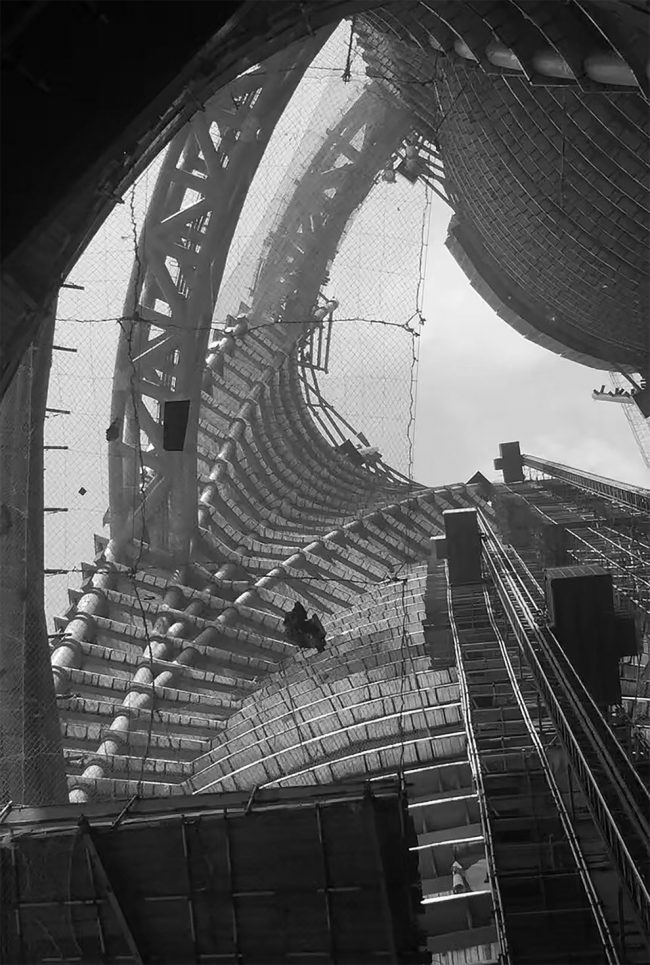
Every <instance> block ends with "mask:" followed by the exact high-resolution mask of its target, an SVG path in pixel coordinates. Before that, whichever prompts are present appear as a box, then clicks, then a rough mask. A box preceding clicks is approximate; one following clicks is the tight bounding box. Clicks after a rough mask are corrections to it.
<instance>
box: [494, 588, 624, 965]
mask: <svg viewBox="0 0 650 965" xmlns="http://www.w3.org/2000/svg"><path fill="white" fill-rule="evenodd" d="M483 595H484V598H485V606H486V610H487V613H488V617H489V619H490V623H491V625H492V630H493V632H494V634H495V637H496V640H497V642H498V644H499V649H500V651H501V657H502V660H503V663H504V665H505V668H506V672H507V674H508V678H509V680H510V684H511V686H512V690H513V693H514V695H515V700H516V701H517V705H518V707H519V711H520V713H521V716H522V717H523V720H524V723H525V724H526V728H527V730H528V733H529V735H530V739H531V741H532V744H533V746H534V748H535V750H536V751H537V755H538V757H539V759H540V763H541V765H542V770H543V772H544V776H545V778H546V783H547V784H548V787H549V789H550V791H551V797H552V798H553V801H554V803H555V806H556V808H557V810H558V814H559V816H560V823H561V824H562V829H563V831H564V833H565V834H566V837H567V841H568V842H569V847H570V849H571V853H572V855H573V860H574V861H575V863H576V867H577V869H578V874H579V876H580V880H581V882H582V886H583V888H584V889H585V893H586V895H587V900H588V901H589V905H590V907H591V911H592V914H593V916H594V919H595V921H596V927H597V928H598V932H599V934H600V937H601V940H602V943H603V948H604V950H605V954H606V956H607V961H608V962H610V963H612V965H613V963H616V962H619V957H618V954H617V952H616V946H615V945H614V941H613V939H612V935H611V932H610V930H609V926H608V924H607V920H606V918H605V915H604V913H603V909H602V906H601V903H600V900H599V898H598V894H597V893H596V889H595V888H594V884H593V882H592V880H591V876H590V874H589V869H588V867H587V862H586V860H585V857H584V855H583V853H582V849H581V847H580V842H579V841H578V838H577V836H576V833H575V830H574V828H573V824H572V822H571V818H570V817H569V813H568V811H567V809H566V806H565V804H564V799H563V797H562V794H561V793H560V789H559V787H558V785H557V782H556V780H555V777H554V775H553V771H552V770H551V767H550V764H549V762H548V758H547V756H546V751H545V748H544V745H543V743H542V741H541V739H540V736H539V734H538V732H537V728H536V727H535V725H534V723H533V721H532V719H531V716H530V714H529V712H528V707H527V705H526V700H525V698H524V696H523V694H522V692H521V689H520V688H519V686H518V683H517V678H516V674H515V670H514V667H513V666H512V661H511V659H510V654H509V653H508V647H507V644H506V641H505V639H504V637H503V634H502V633H501V631H500V629H499V627H498V625H497V621H496V617H495V614H494V610H493V608H492V603H491V601H490V597H489V593H488V590H487V588H486V587H484V588H483Z"/></svg>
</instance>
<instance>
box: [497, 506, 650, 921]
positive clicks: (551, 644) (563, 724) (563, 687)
mask: <svg viewBox="0 0 650 965" xmlns="http://www.w3.org/2000/svg"><path fill="white" fill-rule="evenodd" d="M481 523H482V528H483V531H484V533H485V535H486V540H485V543H486V552H485V560H486V562H487V565H488V569H489V570H490V573H491V575H492V577H493V579H494V584H495V587H496V589H497V592H498V594H499V597H500V599H501V602H502V604H503V606H504V609H505V610H506V613H507V614H508V616H509V618H510V622H511V625H512V628H513V630H514V632H515V636H516V638H517V640H518V643H519V645H520V647H521V649H522V651H523V652H524V655H525V656H526V658H527V660H528V663H529V666H530V669H531V671H532V673H533V676H534V678H535V682H536V685H537V687H538V689H539V691H540V693H541V695H542V696H543V698H544V700H545V702H546V705H547V708H548V711H549V713H550V715H551V718H552V719H553V722H554V724H555V726H556V728H557V730H558V733H559V734H560V736H561V738H562V741H563V744H564V746H565V749H566V750H567V753H568V754H569V757H570V759H571V761H572V763H573V765H574V767H575V768H576V771H577V773H578V775H579V777H580V779H581V783H582V786H583V790H584V792H585V795H586V797H587V799H588V801H589V803H590V806H591V809H592V813H593V814H594V817H595V818H596V821H597V823H598V826H599V827H600V829H601V832H602V834H603V836H604V838H605V840H606V841H607V843H608V845H609V848H610V851H611V853H612V856H613V858H614V860H615V862H616V864H617V866H618V868H619V870H620V872H621V877H622V879H623V881H624V882H625V885H626V887H627V890H628V892H629V894H630V898H631V900H632V902H633V905H634V907H635V909H636V911H637V913H638V915H639V918H640V920H641V923H642V925H643V928H644V930H645V932H646V933H648V932H650V893H649V891H648V887H647V883H646V880H645V876H647V874H648V870H647V868H646V869H644V870H645V875H644V874H643V873H642V871H641V870H640V868H639V867H637V862H636V861H635V859H634V858H633V857H632V855H631V854H630V851H629V848H628V843H627V841H626V839H625V837H624V836H623V834H622V833H621V828H620V827H619V823H620V819H619V821H617V820H616V819H615V818H614V817H613V815H612V813H611V811H610V808H609V806H608V804H607V802H606V800H605V797H604V796H603V792H602V791H601V788H600V787H599V784H598V782H597V780H596V777H595V775H594V774H593V772H592V767H591V766H590V764H589V762H588V761H587V759H586V757H585V755H584V752H583V748H582V747H581V745H580V741H579V739H578V735H577V734H576V733H575V726H573V727H572V726H571V725H570V723H569V721H568V720H567V717H566V714H565V711H564V710H563V708H562V706H561V703H560V699H559V698H560V696H562V697H564V698H565V700H566V702H567V703H568V704H569V710H570V713H571V714H572V715H573V716H574V717H575V720H576V722H577V724H578V725H579V728H578V729H579V731H580V733H581V734H582V737H583V739H584V738H587V740H588V741H589V744H590V745H591V749H592V750H593V751H594V752H595V754H596V756H597V758H598V761H599V763H600V765H601V766H602V767H603V769H604V771H605V773H606V777H607V779H608V781H609V787H611V788H612V790H613V791H614V793H615V795H616V798H617V800H618V803H620V805H621V806H622V810H623V811H624V812H625V814H626V816H627V818H628V824H631V825H632V831H633V832H634V833H635V834H636V835H637V836H638V837H639V838H640V839H641V841H647V840H648V831H647V820H646V819H645V815H644V813H643V812H644V809H643V808H642V807H641V808H640V807H639V805H640V800H639V799H640V798H643V799H644V801H648V802H649V803H650V796H649V795H648V792H647V791H646V789H645V788H644V787H643V785H642V784H641V782H640V781H639V778H638V775H637V774H636V772H635V771H634V769H633V768H632V766H631V764H630V762H629V761H628V760H627V758H626V757H625V755H624V754H623V752H622V750H621V749H620V747H619V746H618V743H617V742H616V740H615V738H614V737H613V735H612V734H611V732H610V733H609V735H604V736H605V741H606V742H607V743H609V744H610V746H609V748H606V747H605V746H604V743H603V737H602V736H601V735H600V734H599V733H597V731H602V730H603V727H606V725H605V724H604V721H602V717H600V714H599V713H598V710H597V708H596V707H595V705H593V701H591V698H590V696H589V695H588V694H587V692H586V691H585V689H584V686H583V685H582V681H580V679H579V677H578V676H577V674H576V673H575V671H574V670H573V668H572V667H571V665H570V663H569V662H568V660H567V659H566V656H565V655H564V653H563V651H562V648H561V647H560V645H559V643H558V642H557V640H556V639H555V637H553V635H552V634H551V633H550V631H548V630H547V631H544V632H542V631H541V630H540V629H539V628H538V627H537V626H536V624H535V619H534V616H533V615H532V614H531V612H530V608H529V606H528V604H527V603H526V602H525V599H524V596H523V594H522V592H521V588H520V587H519V586H518V585H517V584H518V583H519V582H521V581H520V577H519V576H518V575H517V574H516V571H514V566H513V564H512V562H511V561H510V560H509V559H508V556H507V554H506V553H505V551H504V550H503V548H502V547H501V546H500V544H499V543H498V541H497V540H496V538H495V536H494V534H493V533H492V531H491V529H490V528H489V527H487V528H486V527H485V524H484V521H483V520H481ZM513 571H514V575H513ZM527 595H529V594H527ZM518 611H519V612H518ZM526 623H527V624H528V626H526ZM531 638H532V639H531ZM562 658H564V659H562ZM543 661H545V662H546V663H547V665H550V669H551V671H552V672H554V674H555V678H556V681H555V687H554V686H553V685H552V684H551V682H550V681H549V679H548V676H547V673H546V671H545V669H544V667H543V665H542V662H543ZM590 704H591V705H592V706H591V707H590ZM587 709H589V710H591V711H592V714H591V719H590V717H589V714H588V713H587ZM594 714H596V715H597V717H594V716H593V715H594ZM598 718H600V725H599V724H598V723H597V721H598ZM607 736H608V737H609V741H607ZM617 752H618V753H617ZM617 764H618V765H619V766H618V767H617ZM623 775H626V777H624V776H623ZM626 778H627V779H626ZM632 789H634V793H633V795H632V798H631V795H630V792H631V791H632ZM639 790H640V793H639ZM635 799H636V800H635ZM628 832H629V827H628ZM627 837H629V834H628V835H627Z"/></svg>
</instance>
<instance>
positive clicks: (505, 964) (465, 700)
mask: <svg viewBox="0 0 650 965" xmlns="http://www.w3.org/2000/svg"><path fill="white" fill-rule="evenodd" d="M445 569H446V570H447V612H448V613H449V626H450V628H451V634H452V637H453V641H454V650H455V654H456V672H457V675H458V690H459V694H460V702H461V710H462V714H463V721H464V723H465V732H466V734H467V756H468V758H469V763H470V768H471V770H472V774H473V776H474V780H475V782H476V794H477V799H478V806H479V813H480V815H481V824H482V826H483V834H484V837H485V851H486V858H487V863H488V869H489V873H490V884H491V887H492V898H493V902H494V924H495V927H496V931H497V938H498V939H499V945H500V947H501V952H502V954H501V956H500V965H509V962H510V953H509V951H508V940H507V935H506V927H505V915H504V912H503V903H502V901H501V892H500V891H499V879H498V877H497V873H496V860H495V857H494V848H493V845H492V838H491V836H490V819H489V813H488V806H487V801H486V797H485V788H484V786H483V774H482V772H481V766H480V762H479V754H478V748H477V746H476V737H475V735H474V728H473V727H472V724H471V707H470V702H469V690H468V687H467V678H466V676H465V666H464V664H463V656H462V651H461V646H460V639H459V637H458V630H457V628H456V621H455V619H454V604H453V599H452V592H451V584H450V582H449V573H448V564H447V563H445Z"/></svg>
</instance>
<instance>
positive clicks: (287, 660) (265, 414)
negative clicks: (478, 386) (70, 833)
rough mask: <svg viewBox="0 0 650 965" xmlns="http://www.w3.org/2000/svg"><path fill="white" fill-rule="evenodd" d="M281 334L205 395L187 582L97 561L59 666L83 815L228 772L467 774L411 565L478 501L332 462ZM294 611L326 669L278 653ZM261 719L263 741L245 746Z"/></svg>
mask: <svg viewBox="0 0 650 965" xmlns="http://www.w3.org/2000/svg"><path fill="white" fill-rule="evenodd" d="M289 328H290V327H286V328H285V326H283V325H282V324H278V325H274V326H270V327H267V326H265V327H262V328H260V329H258V330H256V329H251V330H250V331H249V333H248V334H247V335H246V336H245V337H243V338H241V339H239V340H238V344H237V349H236V351H235V353H234V354H233V355H228V354H224V368H223V372H222V375H221V377H220V378H219V379H218V380H217V382H216V384H215V387H214V391H213V392H212V393H209V392H203V402H202V413H201V420H200V426H199V491H200V493H201V496H200V512H199V521H200V523H199V525H200V540H199V542H198V544H197V545H196V546H195V548H194V552H193V560H192V563H191V564H190V565H189V566H187V567H186V568H184V570H182V571H175V570H174V563H173V559H172V558H171V557H167V556H166V555H165V553H164V551H162V550H158V551H153V550H150V549H149V548H148V547H147V546H146V545H145V546H144V547H143V549H142V550H141V551H139V550H138V548H137V546H136V545H132V546H131V552H132V554H133V557H135V558H131V559H129V558H126V557H125V558H124V559H122V560H119V559H118V560H113V559H111V558H110V557H111V553H110V550H109V549H108V548H107V546H106V543H105V541H100V542H99V543H98V550H99V551H100V555H99V556H98V558H97V560H96V561H95V563H94V564H93V565H92V566H87V567H86V582H85V583H84V585H83V587H82V588H81V590H80V591H78V592H75V593H72V594H71V602H72V606H71V608H70V610H69V613H68V615H67V618H66V619H62V620H61V621H59V625H60V627H61V631H62V638H61V639H60V640H57V641H55V645H54V648H53V658H52V660H53V666H54V674H55V681H56V686H57V692H58V693H59V694H60V697H59V700H58V703H59V711H60V713H61V716H62V720H63V722H64V723H63V735H64V736H63V740H64V750H65V754H66V758H67V768H68V775H69V777H68V782H69V786H70V789H71V790H72V791H73V799H77V800H83V799H86V797H87V796H88V795H90V796H93V795H99V796H102V797H103V796H123V795H125V794H131V793H134V791H135V790H136V789H138V788H139V790H140V792H141V793H145V794H169V793H177V792H180V791H181V790H182V789H183V788H184V787H185V788H189V787H192V788H193V789H194V790H201V789H202V788H203V787H205V789H208V785H209V786H210V787H216V786H225V785H226V784H228V785H230V784H231V783H232V781H230V780H228V781H225V778H224V776H223V774H222V771H221V770H220V768H221V767H222V766H223V762H224V760H226V759H228V760H229V761H230V762H231V763H233V766H234V762H235V758H236V761H237V762H238V763H237V764H236V767H235V769H236V770H238V769H239V768H244V769H243V770H241V780H239V779H233V780H234V783H236V784H238V785H239V786H241V787H246V786H252V785H254V784H257V783H259V782H260V780H262V778H263V779H264V780H268V781H271V780H274V779H280V777H283V779H284V778H285V777H286V778H288V779H290V780H292V775H294V776H295V778H296V782H298V783H299V782H301V781H307V780H311V777H310V776H309V775H310V774H312V772H313V775H314V779H315V780H317V781H321V780H330V779H332V775H333V774H334V775H338V776H344V775H348V774H355V773H356V774H360V773H366V772H367V771H374V770H376V768H377V767H378V766H379V764H381V765H382V767H386V768H387V767H389V766H390V764H391V763H392V765H393V767H394V766H395V760H396V759H399V758H400V757H401V755H402V754H405V755H406V758H405V759H406V761H407V762H417V761H419V760H420V759H423V760H424V759H426V760H430V759H432V755H433V758H435V759H437V758H438V757H440V758H442V759H445V760H450V761H451V760H457V759H461V758H462V756H463V750H464V733H463V732H462V726H461V724H460V717H459V708H458V703H457V699H456V697H455V692H454V688H453V684H454V680H453V678H452V676H450V671H448V670H444V669H441V670H440V671H437V670H435V671H434V670H431V668H430V656H429V655H428V654H427V652H426V646H425V639H424V628H423V622H424V603H423V599H424V595H425V590H426V587H427V571H426V566H424V567H423V566H422V565H420V566H419V567H417V566H416V564H418V563H420V564H422V563H423V562H424V561H426V560H427V558H428V556H429V553H430V538H431V536H432V535H434V534H436V533H439V532H441V531H442V512H443V511H444V510H445V509H449V508H459V507H463V506H467V505H479V504H480V505H484V501H483V500H482V498H481V496H480V494H479V493H478V491H477V489H476V487H473V486H472V487H464V486H457V487H451V488H447V489H442V490H428V489H424V488H421V487H417V486H415V485H414V484H408V483H404V482H401V481H398V480H396V479H394V478H393V477H392V476H391V474H390V473H389V472H387V471H386V470H385V469H384V468H383V467H381V465H380V466H379V467H377V468H375V469H370V468H366V467H364V466H360V465H358V464H357V463H355V462H351V461H350V460H349V459H348V458H347V457H346V456H344V455H342V454H340V453H339V452H337V451H336V450H335V449H334V448H332V447H331V446H330V445H329V444H328V443H327V442H326V441H325V439H324V437H323V436H322V434H321V432H320V431H319V429H318V428H317V427H316V425H315V423H314V421H313V419H312V417H311V414H310V411H309V409H308V407H307V405H306V403H305V400H304V397H303V394H302V390H301V386H300V381H299V369H298V363H297V361H296V356H295V353H291V352H290V351H289V352H288V351H287V350H290V349H291V346H292V344H293V341H294V339H295V333H293V332H291V331H290V330H289ZM269 373H273V374H272V376H271V377H269ZM244 387H246V388H244ZM215 437H216V438H218V439H219V440H220V441H221V445H220V447H217V448H215ZM217 467H219V471H218V472H217V473H215V471H214V470H215V469H216V468H217ZM414 566H415V567H416V568H415V569H414V568H413V567H414ZM296 599H300V600H301V601H302V602H303V603H304V605H305V607H306V608H307V609H308V610H309V611H310V612H311V611H316V612H318V613H319V614H320V616H321V618H322V620H323V622H324V624H325V626H326V629H327V633H328V647H327V649H326V651H325V653H324V654H322V655H316V654H315V653H313V651H310V652H309V653H308V655H307V656H306V657H305V656H304V651H300V650H299V649H298V648H296V647H295V646H294V645H292V644H290V643H288V642H287V641H286V639H285V637H284V630H283V623H282V615H283V611H285V610H287V609H290V608H291V606H292V605H293V602H294V601H295V600H296ZM145 621H146V624H147V626H148V629H147V630H146V631H145ZM405 668H406V676H405V678H404V681H403V682H400V681H402V679H403V677H404V669H405ZM152 683H153V684H154V688H155V689H154V690H153V691H152ZM398 698H399V699H398ZM397 703H399V713H398V712H397V710H396V706H397ZM289 704H292V707H291V711H290V712H289V711H288V710H287V707H288V706H289ZM283 708H284V709H283ZM301 708H302V709H301ZM288 713H289V715H290V716H289V717H287V714H288ZM254 714H259V715H260V717H259V720H260V722H261V725H262V726H263V728H264V729H265V734H264V737H263V739H261V738H260V733H259V732H254V729H253V730H251V729H250V728H248V729H247V725H246V720H247V719H248V718H250V716H251V715H254ZM296 714H297V715H298V716H297V717H295V715H296ZM316 718H318V721H319V722H318V723H315V722H314V721H315V720H316ZM274 720H275V721H276V723H275V724H274V723H273V721H274ZM370 724H372V729H373V735H374V736H373V738H372V740H370V738H369V733H368V727H369V725H370ZM267 727H268V728H271V730H273V731H274V733H275V732H277V734H276V736H277V741H276V740H275V739H274V740H273V750H272V751H271V750H270V749H269V748H270V745H269V744H268V742H267V738H268V736H269V733H270V731H269V732H268V733H267V731H266V728H267ZM296 727H297V728H298V731H300V733H299V734H298V735H297V736H296ZM319 735H320V736H319ZM400 735H401V736H400ZM317 737H318V739H313V740H312V739H311V738H317ZM396 737H399V741H398V740H393V738H396ZM401 737H404V739H405V740H406V750H405V751H402V750H401V749H400V741H401ZM308 738H309V739H308ZM321 738H322V739H321ZM305 741H306V743H305ZM247 748H248V749H247ZM382 748H383V750H382ZM391 748H392V750H391ZM396 754H397V758H395V755H396ZM232 755H235V758H233V757H232ZM251 755H253V757H251ZM255 755H257V756H258V757H259V760H260V763H259V766H258V765H256V766H255V768H253V767H252V763H251V762H252V760H253V758H254V757H255ZM391 755H392V756H391ZM267 758H269V760H268V761H267V762H266V763H264V761H265V760H266V759H267ZM256 759H257V758H256ZM336 761H339V763H338V764H335V762H336ZM346 761H347V763H346ZM378 762H379V763H378ZM249 764H250V765H251V766H250V767H249ZM245 771H246V773H245ZM316 771H318V774H316ZM206 775H207V776H206ZM323 775H324V776H323ZM224 781H225V783H224ZM251 782H252V784H251Z"/></svg>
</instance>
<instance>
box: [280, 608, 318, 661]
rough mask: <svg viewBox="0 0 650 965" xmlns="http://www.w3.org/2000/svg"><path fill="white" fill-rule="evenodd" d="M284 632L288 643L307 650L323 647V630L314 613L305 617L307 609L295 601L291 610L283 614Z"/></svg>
mask: <svg viewBox="0 0 650 965" xmlns="http://www.w3.org/2000/svg"><path fill="white" fill-rule="evenodd" d="M284 632H285V636H286V638H287V640H288V641H289V643H293V644H295V645H296V646H298V647H303V648H304V649H307V650H318V652H319V653H322V651H323V650H324V649H325V630H324V628H323V624H322V623H321V622H320V620H319V619H318V617H317V616H316V614H315V613H312V615H311V617H310V618H309V619H308V618H307V611H306V610H305V608H304V606H303V605H302V603H300V602H299V601H296V603H294V605H293V610H289V612H288V613H285V615H284Z"/></svg>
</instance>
